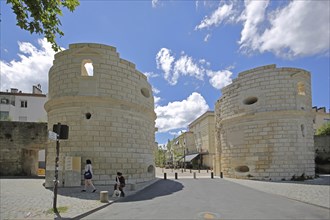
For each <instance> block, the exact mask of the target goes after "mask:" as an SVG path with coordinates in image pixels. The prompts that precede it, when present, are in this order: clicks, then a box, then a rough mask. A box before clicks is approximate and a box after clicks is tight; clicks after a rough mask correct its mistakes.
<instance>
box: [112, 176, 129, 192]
mask: <svg viewBox="0 0 330 220" xmlns="http://www.w3.org/2000/svg"><path fill="white" fill-rule="evenodd" d="M125 185H126V184H125V178H124V177H123V174H122V173H121V172H117V176H116V184H115V186H114V190H116V189H117V190H119V191H120V192H121V194H120V196H122V197H125V193H124V190H123V189H124V187H125Z"/></svg>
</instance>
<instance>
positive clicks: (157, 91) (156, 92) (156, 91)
mask: <svg viewBox="0 0 330 220" xmlns="http://www.w3.org/2000/svg"><path fill="white" fill-rule="evenodd" d="M152 92H153V93H154V94H158V93H160V91H159V89H157V88H156V87H152Z"/></svg>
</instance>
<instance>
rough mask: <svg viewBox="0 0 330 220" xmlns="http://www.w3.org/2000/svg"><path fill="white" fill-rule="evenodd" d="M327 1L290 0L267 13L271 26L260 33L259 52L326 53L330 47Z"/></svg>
mask: <svg viewBox="0 0 330 220" xmlns="http://www.w3.org/2000/svg"><path fill="white" fill-rule="evenodd" d="M329 8H330V2H329V1H292V2H290V4H288V5H287V6H286V7H284V8H282V9H281V10H277V11H274V12H273V13H272V14H271V15H270V16H269V18H270V23H271V26H270V27H269V28H267V29H266V30H265V31H264V33H263V34H262V35H261V36H260V45H259V47H258V48H255V47H253V46H254V45H252V49H254V50H257V49H259V51H260V52H265V51H270V52H273V53H275V54H276V55H278V56H284V57H294V56H306V55H315V54H319V53H320V54H322V53H327V52H328V51H329V48H330V41H329V39H330V29H329V26H330V23H329V21H330V12H329Z"/></svg>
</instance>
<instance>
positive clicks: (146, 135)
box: [45, 43, 156, 186]
mask: <svg viewBox="0 0 330 220" xmlns="http://www.w3.org/2000/svg"><path fill="white" fill-rule="evenodd" d="M86 62H87V63H92V65H93V70H94V71H93V75H92V76H88V75H86V70H85V69H84V66H83V65H84V64H85V63H86ZM49 97H50V99H49V101H48V102H47V103H46V105H45V108H46V111H47V113H48V123H49V127H52V125H53V124H56V123H58V122H60V123H62V124H66V125H68V126H69V139H68V140H62V141H60V144H61V150H60V164H63V161H64V160H65V157H67V156H72V157H77V156H79V157H81V158H82V169H83V167H84V165H85V161H86V159H90V160H91V161H92V165H93V171H94V177H93V181H94V183H95V184H96V185H108V184H112V183H114V180H115V175H116V172H117V171H120V172H122V173H123V174H124V176H125V177H126V179H127V182H128V183H133V184H135V183H141V182H145V181H149V180H152V179H154V178H155V173H154V158H153V146H154V143H155V136H154V133H155V119H156V115H155V112H154V101H153V96H152V89H151V86H150V84H149V83H148V82H147V78H146V76H145V75H143V74H142V73H140V72H139V71H137V70H136V69H135V65H134V64H133V63H131V62H128V61H126V60H123V59H121V58H120V57H119V54H118V53H117V52H116V48H114V47H111V46H107V45H101V44H89V43H88V44H71V45H70V47H69V49H68V50H65V51H63V52H60V53H57V54H56V55H55V60H54V65H53V66H52V68H51V69H50V71H49ZM54 155H55V145H54V144H52V145H48V149H47V165H46V185H47V186H51V185H52V176H53V173H54V170H55V168H54V164H55V162H54V158H55V156H54ZM63 174H65V167H63V166H61V165H60V169H59V176H60V185H61V182H62V181H61V178H62V176H63ZM81 179H83V177H82V176H81Z"/></svg>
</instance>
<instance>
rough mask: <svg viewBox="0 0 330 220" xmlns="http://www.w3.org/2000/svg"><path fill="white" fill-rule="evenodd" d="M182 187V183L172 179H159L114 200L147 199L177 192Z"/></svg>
mask: <svg viewBox="0 0 330 220" xmlns="http://www.w3.org/2000/svg"><path fill="white" fill-rule="evenodd" d="M182 189H183V185H182V184H181V183H179V182H176V181H173V180H159V181H157V182H155V183H154V184H152V185H150V186H148V187H146V188H144V189H143V190H141V191H139V192H137V193H135V194H133V195H130V196H128V197H125V198H121V199H119V200H117V201H115V202H132V201H141V200H149V199H153V198H156V197H160V196H166V195H170V194H173V193H175V192H178V191H180V190H182Z"/></svg>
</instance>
